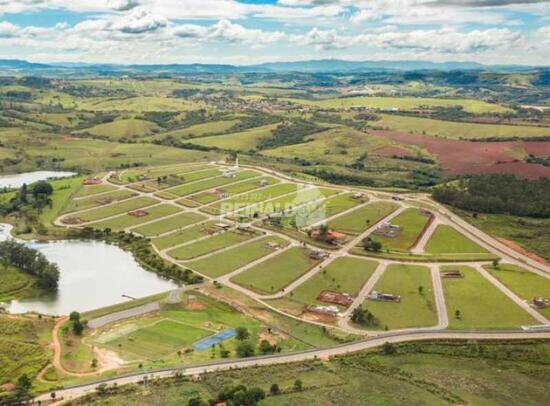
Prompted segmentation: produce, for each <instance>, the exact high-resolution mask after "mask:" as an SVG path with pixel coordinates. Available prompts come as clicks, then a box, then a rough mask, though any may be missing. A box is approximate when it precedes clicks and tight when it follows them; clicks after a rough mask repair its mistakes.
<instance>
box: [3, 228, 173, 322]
mask: <svg viewBox="0 0 550 406" xmlns="http://www.w3.org/2000/svg"><path fill="white" fill-rule="evenodd" d="M7 233H9V227H8V226H6V225H2V228H1V229H0V234H2V236H3V238H6V236H7V235H8V234H7ZM0 238H2V237H0ZM26 245H27V246H30V247H32V248H36V249H37V250H39V251H40V252H41V253H43V254H44V255H45V256H46V258H48V260H50V261H51V262H55V263H56V264H57V265H58V266H59V271H60V278H59V288H58V291H57V292H56V293H55V294H45V295H42V296H40V297H34V298H26V299H22V300H12V301H11V302H8V303H7V304H6V305H5V308H6V310H8V311H9V312H10V313H25V312H27V311H36V312H40V313H44V314H50V315H64V314H69V313H70V312H71V311H73V310H76V311H79V312H84V311H88V310H93V309H97V308H100V307H105V306H109V305H113V304H116V303H121V302H125V301H128V300H131V299H128V298H126V297H124V296H123V295H127V296H130V297H132V298H140V297H144V296H148V295H152V294H155V293H161V292H165V291H168V290H172V289H175V288H176V287H177V285H176V284H175V283H174V282H172V281H170V280H167V279H163V278H161V277H160V276H158V275H157V274H155V273H153V272H148V271H146V270H145V269H143V268H142V267H141V266H140V265H139V264H138V263H137V262H136V260H135V259H134V257H133V256H132V254H130V253H128V252H126V251H124V250H122V249H120V248H119V247H117V246H114V245H109V244H106V243H104V242H101V241H79V240H63V241H55V242H48V243H41V242H27V243H26Z"/></svg>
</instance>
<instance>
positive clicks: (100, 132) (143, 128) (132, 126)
mask: <svg viewBox="0 0 550 406" xmlns="http://www.w3.org/2000/svg"><path fill="white" fill-rule="evenodd" d="M160 129H161V128H160V127H159V126H158V125H157V124H155V123H153V122H151V121H146V120H139V119H136V118H127V119H120V120H115V121H112V122H110V123H104V124H98V125H96V126H93V127H90V128H85V129H84V130H79V131H75V132H74V134H82V135H86V134H91V135H93V136H96V137H104V138H108V139H110V140H115V141H118V140H120V139H121V138H127V139H132V138H139V137H143V136H146V135H150V134H153V133H155V132H158V131H160Z"/></svg>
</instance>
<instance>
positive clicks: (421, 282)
mask: <svg viewBox="0 0 550 406" xmlns="http://www.w3.org/2000/svg"><path fill="white" fill-rule="evenodd" d="M420 287H422V288H423V291H422V292H420V291H419V288H420ZM373 290H375V291H377V292H381V293H391V294H394V295H400V296H401V302H399V303H393V302H379V301H374V300H370V299H367V300H366V301H365V302H364V303H363V307H364V308H366V309H368V310H369V311H370V312H371V313H372V314H374V316H375V317H376V319H377V321H378V328H385V327H386V326H387V327H388V328H389V329H390V330H393V329H399V328H410V327H429V326H434V325H436V324H437V309H436V305H435V299H434V294H433V286H432V279H431V275H430V269H429V268H426V267H424V266H417V265H400V264H394V265H390V266H388V268H387V269H386V271H385V272H384V274H383V275H382V277H381V278H380V279H379V280H378V282H377V283H376V285H375V286H374V289H373Z"/></svg>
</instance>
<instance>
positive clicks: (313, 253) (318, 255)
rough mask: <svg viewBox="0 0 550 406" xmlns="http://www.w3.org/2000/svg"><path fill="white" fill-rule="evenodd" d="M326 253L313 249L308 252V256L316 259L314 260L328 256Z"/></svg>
mask: <svg viewBox="0 0 550 406" xmlns="http://www.w3.org/2000/svg"><path fill="white" fill-rule="evenodd" d="M328 255H329V254H328V252H325V251H318V250H314V251H311V252H310V253H309V257H310V258H311V259H316V260H321V259H325V258H328Z"/></svg>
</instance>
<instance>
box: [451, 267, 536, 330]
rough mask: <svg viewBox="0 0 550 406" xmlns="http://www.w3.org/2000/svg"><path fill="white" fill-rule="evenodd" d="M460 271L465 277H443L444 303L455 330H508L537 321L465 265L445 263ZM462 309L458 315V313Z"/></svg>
mask: <svg viewBox="0 0 550 406" xmlns="http://www.w3.org/2000/svg"><path fill="white" fill-rule="evenodd" d="M441 270H460V271H461V272H462V273H463V274H464V278H463V279H446V278H444V279H443V289H444V291H445V302H446V305H447V313H448V315H449V322H450V324H449V327H450V328H452V329H506V328H519V327H520V326H522V325H532V324H536V321H535V320H534V319H533V318H531V316H530V315H529V314H528V313H526V312H525V311H523V309H522V308H520V307H518V306H517V305H516V304H515V303H514V302H512V301H511V300H510V299H509V298H508V297H507V296H505V295H504V293H502V292H501V291H500V290H499V289H498V288H497V287H496V286H494V285H493V284H492V283H491V282H489V281H488V280H487V279H485V278H484V277H483V276H482V275H480V274H479V273H478V272H477V271H476V270H475V269H473V268H470V267H466V266H445V267H441ZM457 310H458V311H460V315H459V318H457V317H456V314H455V312H456V311H457Z"/></svg>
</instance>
